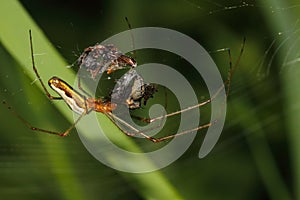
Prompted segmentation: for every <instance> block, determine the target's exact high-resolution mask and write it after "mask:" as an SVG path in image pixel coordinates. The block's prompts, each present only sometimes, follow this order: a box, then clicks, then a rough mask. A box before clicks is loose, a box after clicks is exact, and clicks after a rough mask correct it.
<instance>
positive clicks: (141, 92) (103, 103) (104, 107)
mask: <svg viewBox="0 0 300 200" xmlns="http://www.w3.org/2000/svg"><path fill="white" fill-rule="evenodd" d="M29 40H30V51H31V60H32V68H33V71H34V73H35V75H36V77H37V79H38V80H39V82H40V84H41V86H42V88H43V90H44V92H45V93H46V95H47V97H48V98H49V99H50V100H64V101H65V103H66V104H67V105H68V106H69V107H70V109H71V110H72V111H73V112H75V113H77V114H78V115H79V117H78V118H77V120H76V121H75V122H74V123H73V124H72V125H71V126H70V127H69V128H68V129H67V130H65V131H64V132H56V131H50V130H46V129H42V128H38V127H35V126H32V125H31V124H30V122H28V121H27V120H26V119H24V118H23V117H22V116H20V115H19V114H18V113H17V112H16V111H14V110H13V109H12V107H10V106H9V105H8V104H7V103H6V101H3V104H4V105H5V106H6V107H7V108H8V109H9V110H11V111H12V113H13V114H14V115H15V116H16V117H17V118H18V119H19V120H20V121H21V122H22V123H24V124H25V125H26V126H27V127H28V128H29V129H31V130H33V131H38V132H43V133H48V134H54V135H58V136H61V137H64V136H67V135H68V134H69V133H70V131H71V130H72V129H73V128H74V127H75V125H76V124H77V123H78V122H79V121H80V119H82V117H84V116H85V115H87V114H89V113H90V112H92V111H95V112H100V113H103V114H104V115H106V116H107V117H108V118H109V119H110V120H111V121H112V122H113V123H114V124H115V125H116V126H117V127H118V128H119V129H120V130H121V131H122V132H123V133H125V134H126V135H127V136H134V135H136V134H140V135H141V136H142V137H144V138H146V139H148V140H150V141H152V142H154V143H157V142H162V141H165V140H168V139H171V138H174V137H176V136H179V135H184V134H187V133H190V132H192V131H198V130H201V129H204V128H208V127H210V126H212V124H213V123H212V122H210V123H207V124H204V125H201V126H198V127H196V128H193V129H190V130H186V131H182V132H179V133H177V134H171V135H167V136H164V137H160V138H155V137H150V136H148V135H146V134H145V133H144V132H142V131H138V130H137V129H135V128H134V127H132V126H131V125H130V124H128V123H127V122H125V121H124V120H122V119H121V118H119V117H117V116H115V115H114V114H113V113H112V111H113V110H115V109H116V107H117V106H118V105H117V104H116V103H112V102H111V101H109V100H103V99H101V98H98V99H97V98H92V97H86V96H84V95H82V94H80V93H79V92H78V91H76V90H74V89H73V88H72V87H71V86H70V85H69V84H68V83H66V82H65V81H63V80H62V79H60V78H58V77H55V76H54V77H52V78H50V79H49V81H48V85H49V86H50V87H51V88H52V89H53V90H54V91H55V92H56V93H57V94H58V95H59V96H58V97H55V96H52V95H51V94H50V93H49V92H48V89H47V88H46V86H45V84H44V83H43V81H42V80H41V77H40V75H39V73H38V70H37V68H36V66H35V61H34V53H33V52H34V51H33V42H32V34H31V30H29ZM244 44H245V39H244V41H243V44H242V48H241V51H240V55H239V58H238V60H237V62H236V64H235V65H234V66H232V62H231V55H230V51H228V52H229V58H230V68H229V72H228V78H227V80H226V81H225V84H224V85H223V86H222V88H220V89H219V90H218V91H217V93H216V94H215V95H214V96H213V97H211V98H210V99H208V100H206V101H204V102H202V103H199V104H197V105H194V106H191V107H187V108H185V109H182V110H179V111H176V112H172V113H168V114H165V115H163V116H159V117H156V118H152V119H148V118H142V117H140V118H139V119H140V120H142V121H144V122H147V123H151V122H154V121H157V120H161V119H163V118H166V117H171V116H175V115H178V114H180V113H183V112H186V111H188V110H191V109H195V108H199V107H201V106H204V105H206V104H209V103H210V102H211V101H212V99H213V98H214V97H215V96H216V95H217V94H218V92H219V91H221V89H223V88H224V87H225V85H226V86H227V91H226V95H228V92H229V86H230V82H231V77H232V75H233V72H234V70H235V68H236V67H237V64H238V63H239V60H240V58H241V55H242V53H243V50H244ZM85 53H86V51H85ZM126 58H129V59H130V57H126ZM80 59H81V60H82V58H80ZM134 65H136V62H135V64H134ZM105 71H107V70H105ZM129 76H130V78H129V79H133V80H134V82H136V81H137V84H136V85H138V87H136V86H133V87H132V88H131V90H129V93H130V95H129V98H128V99H127V100H126V102H127V104H128V106H129V108H130V105H131V106H133V107H132V109H134V108H139V107H140V102H141V100H142V99H144V101H147V100H148V99H149V98H150V97H152V95H153V93H154V92H155V88H154V87H152V86H151V85H149V84H144V82H143V80H142V78H141V77H139V75H138V74H135V72H130V73H129ZM125 80H126V78H125ZM123 81H124V80H122V79H120V80H119V83H117V85H118V84H119V87H118V86H117V87H116V88H119V90H122V89H125V88H124V87H125V86H126V84H125V86H124V84H123ZM141 86H142V87H141ZM121 93H122V92H121ZM121 93H120V92H116V95H119V94H121ZM144 103H145V102H144ZM116 121H118V122H120V123H121V124H123V125H126V126H127V127H128V128H130V129H131V130H133V132H129V131H126V130H123V129H122V128H121V127H120V126H119V125H118V124H117V123H116Z"/></svg>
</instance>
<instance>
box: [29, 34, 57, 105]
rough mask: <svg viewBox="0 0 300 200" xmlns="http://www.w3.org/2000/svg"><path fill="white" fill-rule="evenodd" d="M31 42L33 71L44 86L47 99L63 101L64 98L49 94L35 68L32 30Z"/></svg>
mask: <svg viewBox="0 0 300 200" xmlns="http://www.w3.org/2000/svg"><path fill="white" fill-rule="evenodd" d="M29 40H30V51H31V61H32V68H33V71H34V73H35V75H36V77H37V79H38V80H39V82H40V84H41V85H42V88H43V90H44V91H45V93H46V95H47V97H48V98H49V99H50V100H60V99H62V97H54V96H52V95H51V94H50V93H49V91H48V90H47V88H46V86H45V84H44V83H43V81H42V79H41V77H40V74H39V73H38V71H37V68H36V67H35V61H34V54H33V44H32V35H31V30H29Z"/></svg>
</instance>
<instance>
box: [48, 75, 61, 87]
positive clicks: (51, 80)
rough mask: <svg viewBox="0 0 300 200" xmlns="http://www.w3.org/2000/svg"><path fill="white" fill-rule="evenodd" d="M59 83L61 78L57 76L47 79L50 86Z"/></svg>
mask: <svg viewBox="0 0 300 200" xmlns="http://www.w3.org/2000/svg"><path fill="white" fill-rule="evenodd" d="M60 83H61V80H60V79H59V78H57V77H52V78H51V79H49V81H48V84H49V86H50V87H53V86H55V87H57V86H58V85H59V84H60Z"/></svg>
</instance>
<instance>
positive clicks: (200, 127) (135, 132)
mask: <svg viewBox="0 0 300 200" xmlns="http://www.w3.org/2000/svg"><path fill="white" fill-rule="evenodd" d="M105 114H106V116H107V117H108V118H109V119H110V120H111V121H112V122H113V123H114V124H115V125H116V126H117V127H118V128H119V129H120V130H121V131H122V132H123V133H124V134H126V135H127V136H129V137H133V136H135V135H137V134H140V135H141V136H143V137H144V138H146V139H147V140H150V141H151V142H154V143H158V142H162V141H165V140H169V139H172V138H174V137H177V136H182V135H185V134H188V133H190V132H193V131H199V130H201V129H204V128H208V127H210V126H211V125H212V124H213V123H208V124H204V125H201V126H198V127H196V128H193V129H189V130H185V131H182V132H179V133H175V134H170V135H167V136H164V137H160V138H155V137H150V136H148V135H146V134H145V133H144V131H140V130H138V129H136V128H135V127H133V126H132V125H130V124H128V123H127V122H125V121H124V120H122V119H121V118H119V117H117V116H115V115H113V114H112V113H105ZM116 121H118V122H120V123H122V124H123V125H125V126H126V127H127V128H129V129H131V130H132V131H133V132H129V131H127V130H124V129H122V128H121V127H120V125H119V124H117V123H116ZM154 128H155V127H154Z"/></svg>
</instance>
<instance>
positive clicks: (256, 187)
mask: <svg viewBox="0 0 300 200" xmlns="http://www.w3.org/2000/svg"><path fill="white" fill-rule="evenodd" d="M20 2H21V3H22V5H23V6H24V7H25V8H26V10H27V11H28V12H29V14H30V15H31V17H32V18H33V19H34V20H35V22H36V23H37V24H38V26H39V27H40V28H41V29H42V30H43V32H44V33H45V34H46V36H47V37H48V38H49V40H50V41H51V43H52V44H53V45H54V46H55V47H56V48H57V50H58V51H59V52H60V54H61V55H62V56H63V57H64V58H65V60H66V62H67V63H69V64H71V63H73V62H74V61H75V60H76V59H77V57H78V55H79V54H80V52H81V51H82V50H83V49H84V48H85V47H87V46H90V45H93V44H95V43H96V42H101V41H102V40H104V39H106V38H107V37H109V36H111V35H114V34H116V33H119V32H121V31H124V30H128V26H127V24H126V22H125V20H124V17H125V16H127V17H128V18H129V20H130V23H131V24H132V26H133V28H135V27H148V26H154V27H165V28H169V29H174V30H176V31H179V32H182V33H184V34H186V35H188V36H190V37H192V38H193V39H195V40H196V41H198V42H199V43H200V44H201V45H202V46H203V47H204V48H206V49H207V50H208V51H211V56H212V58H213V59H214V61H215V62H216V64H217V66H218V67H219V70H220V71H221V72H222V76H223V78H224V79H225V78H226V76H227V74H226V72H227V69H228V65H229V64H228V63H229V58H228V55H227V52H215V51H218V50H219V49H222V48H230V49H231V52H232V58H233V63H235V61H236V59H237V57H238V54H239V51H240V46H241V43H242V39H243V37H246V40H247V41H246V47H245V51H244V53H243V55H242V58H241V62H240V63H239V66H238V69H237V71H236V73H235V74H234V78H233V81H232V89H231V93H230V95H229V99H228V101H229V102H228V110H227V119H226V124H225V128H224V131H223V133H222V135H221V138H220V140H219V142H218V143H217V145H216V147H215V148H214V149H213V151H212V152H211V153H210V154H209V155H208V156H207V157H205V158H204V159H199V158H198V156H197V154H198V151H199V148H200V144H201V142H202V139H203V134H205V131H200V132H199V135H198V136H197V137H196V140H195V141H194V143H193V145H192V146H191V147H190V148H189V150H188V151H187V152H186V153H185V154H184V155H183V156H182V157H181V158H180V159H178V160H177V161H176V162H174V163H173V164H171V165H170V166H168V167H166V168H164V169H162V170H161V171H160V173H158V174H155V175H154V174H152V173H148V174H129V173H122V172H119V171H116V170H113V169H111V168H108V167H106V166H105V165H103V164H101V163H100V162H99V161H97V160H96V159H94V158H93V157H92V156H91V155H90V154H89V153H88V152H87V150H86V149H85V148H84V146H83V145H82V143H81V141H80V139H79V137H78V135H77V134H76V132H75V131H73V132H72V133H71V135H70V136H69V137H67V138H57V137H55V136H49V135H43V134H37V133H34V132H32V131H31V130H28V129H27V128H26V127H25V126H24V124H22V123H20V122H19V121H18V120H17V119H16V118H15V117H14V116H13V115H12V114H11V113H10V112H9V111H8V110H7V109H6V108H5V107H4V106H2V107H0V121H1V127H0V129H1V135H0V137H1V139H0V198H1V199H33V198H35V199H41V198H43V199H76V198H77V199H82V198H85V199H119V198H120V197H122V198H123V199H157V198H162V197H163V195H160V194H161V193H164V191H163V190H164V188H165V186H166V185H160V184H162V182H155V181H153V180H152V179H151V177H152V176H159V177H160V178H161V179H163V180H164V181H163V182H164V183H165V184H166V183H167V184H168V185H169V188H171V192H168V191H167V192H166V194H164V198H167V197H169V198H171V195H174V194H175V196H177V198H180V197H181V198H183V199H208V200H213V199H216V200H217V199H218V200H219V199H222V200H224V199H230V200H234V199H243V200H246V199H249V200H250V199H251V200H252V199H278V200H282V199H297V198H298V199H299V198H300V193H299V191H300V190H299V188H300V185H299V183H300V172H299V169H300V164H299V153H300V149H299V145H300V136H299V126H298V124H299V122H300V115H299V114H298V113H299V105H300V98H299V95H298V94H300V91H299V84H300V81H298V79H299V62H297V58H298V57H299V54H300V53H299V52H300V51H299V46H300V45H299V37H298V36H299V31H298V29H299V23H298V20H299V14H298V13H299V12H300V6H299V5H298V4H297V3H298V2H297V1H295V0H294V1H293V0H288V1H279V0H278V1H275V0H269V1H247V3H248V4H249V5H248V6H247V5H245V4H243V3H241V2H240V1H219V0H215V1H195V0H190V1H189V0H175V1H170V0H169V1H167V0H163V1H137V0H135V1H134V0H130V1H96V0H90V1H64V2H61V1H54V0H52V1H50V0H46V1H29V0H24V1H20ZM1 4H2V3H0V6H1ZM230 6H233V7H230ZM7 17H8V18H12V17H14V13H10V14H9V16H7ZM0 20H1V23H3V24H4V23H5V20H6V19H5V18H1V19H0ZM1 29H2V27H0V32H1ZM24 32H25V33H26V34H27V30H25V31H24ZM26 37H27V36H26ZM26 42H27V41H26ZM272 44H273V45H272ZM34 45H35V46H38V45H39V44H38V43H35V44H34ZM23 51H24V54H26V55H28V56H29V45H28V49H26V48H25V49H23ZM50 59H51V58H50ZM137 61H138V63H145V62H153V61H154V62H158V63H164V64H172V65H174V66H177V68H176V69H178V70H179V71H182V73H184V74H185V76H186V77H187V78H188V79H189V80H191V82H192V83H193V85H194V87H195V90H196V93H197V95H199V99H201V97H203V96H207V91H206V89H205V85H204V83H203V81H199V82H197V81H198V77H195V75H194V73H193V71H189V70H188V69H187V67H186V66H182V65H184V63H182V61H181V60H180V59H178V58H176V56H175V57H173V55H169V54H168V53H165V54H164V53H155V52H148V53H147V52H146V53H145V52H137ZM292 61H293V62H292ZM28 65H30V62H28ZM38 67H40V68H41V67H42V66H41V64H40V65H39V66H38ZM52 67H53V68H54V69H55V70H57V71H59V70H60V68H61V67H64V66H52ZM70 70H76V68H72V69H70ZM27 73H28V72H24V71H23V70H21V68H20V66H19V63H18V62H17V61H15V60H14V58H13V56H11V54H10V53H9V52H8V51H7V50H6V49H5V46H4V45H1V43H0V90H1V91H0V95H1V96H0V99H1V100H6V101H8V102H9V103H10V105H12V106H13V107H14V108H15V109H16V110H17V111H18V112H20V114H22V116H24V117H25V118H26V119H28V120H29V121H31V122H32V123H34V124H36V125H38V126H41V127H44V128H47V127H48V128H49V129H55V130H64V129H65V128H66V127H68V126H69V122H68V121H67V120H66V119H65V118H64V116H63V115H61V114H60V112H59V111H58V110H56V109H55V107H54V106H53V105H52V104H51V103H50V102H49V101H48V100H47V99H46V98H45V97H44V95H43V93H42V92H41V91H40V90H38V89H37V87H35V85H34V84H31V82H32V80H31V79H30V78H29V77H28V76H27ZM53 75H56V74H53ZM45 80H46V78H45ZM202 92H203V93H202ZM161 95H162V94H161V93H160V94H159V96H160V97H158V98H161ZM168 99H169V100H168V101H170V102H171V103H172V96H171V95H169V96H168ZM70 112H71V111H70ZM201 114H202V113H201ZM205 114H206V116H209V107H208V109H206V110H205V111H203V114H202V115H205ZM205 119H209V117H206V118H205V117H204V120H205ZM201 133H203V134H202V135H201ZM112 134H113V133H112ZM116 134H118V133H116ZM132 140H136V139H132ZM138 144H139V145H141V146H142V148H145V149H147V148H148V147H149V148H155V147H153V146H152V145H154V144H152V143H149V142H148V141H146V142H138ZM144 145H145V146H144ZM62 147H63V148H62ZM62 150H63V151H62ZM141 180H145V181H146V182H147V180H149V181H148V182H149V183H148V184H145V183H143V181H141ZM154 180H155V179H154ZM149 185H150V187H148V186H149ZM151 185H152V186H155V187H153V188H152V187H151ZM154 188H155V189H154ZM168 195H170V196H168Z"/></svg>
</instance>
